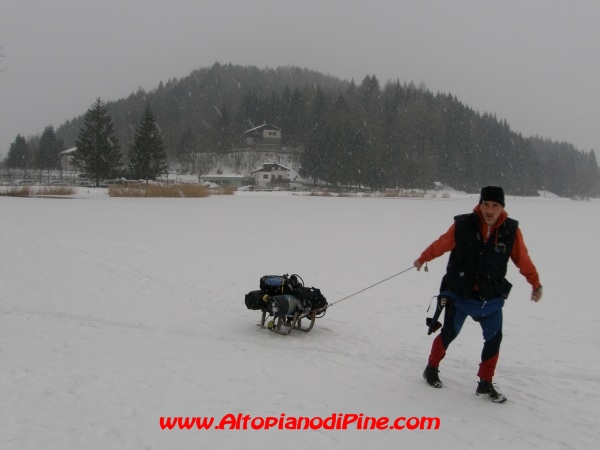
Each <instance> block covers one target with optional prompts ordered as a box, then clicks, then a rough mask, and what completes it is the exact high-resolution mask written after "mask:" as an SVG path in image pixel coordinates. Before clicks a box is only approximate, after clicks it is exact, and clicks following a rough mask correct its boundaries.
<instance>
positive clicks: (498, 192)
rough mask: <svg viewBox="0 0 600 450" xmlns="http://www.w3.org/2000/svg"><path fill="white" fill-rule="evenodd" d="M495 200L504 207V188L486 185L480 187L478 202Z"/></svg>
mask: <svg viewBox="0 0 600 450" xmlns="http://www.w3.org/2000/svg"><path fill="white" fill-rule="evenodd" d="M483 202H496V203H500V204H501V205H502V207H504V190H503V189H502V188H501V187H500V186H486V187H484V188H481V198H480V199H479V203H483Z"/></svg>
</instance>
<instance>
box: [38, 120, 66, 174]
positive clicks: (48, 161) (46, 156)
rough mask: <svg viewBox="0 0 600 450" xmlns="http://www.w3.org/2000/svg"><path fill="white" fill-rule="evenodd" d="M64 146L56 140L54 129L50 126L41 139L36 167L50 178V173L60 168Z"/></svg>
mask: <svg viewBox="0 0 600 450" xmlns="http://www.w3.org/2000/svg"><path fill="white" fill-rule="evenodd" d="M61 147H62V145H61V144H60V143H59V142H58V140H57V139H56V134H55V133H54V127H52V126H49V127H46V128H45V129H44V132H43V133H42V137H41V138H40V145H39V147H38V150H37V152H36V153H35V167H36V168H37V169H39V170H41V171H44V170H45V171H46V172H47V173H48V177H49V176H50V171H51V170H53V169H58V168H59V167H60V158H59V156H58V153H59V152H60V149H61Z"/></svg>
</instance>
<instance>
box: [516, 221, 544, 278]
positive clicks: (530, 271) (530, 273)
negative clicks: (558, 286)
mask: <svg viewBox="0 0 600 450" xmlns="http://www.w3.org/2000/svg"><path fill="white" fill-rule="evenodd" d="M510 259H512V261H513V263H515V266H517V267H518V268H519V272H520V273H521V275H523V276H524V277H525V279H526V280H527V282H528V283H529V284H531V287H532V288H533V289H539V287H540V286H541V283H540V276H539V275H538V272H537V269H536V268H535V265H534V264H533V261H531V258H530V257H529V252H528V251H527V246H526V245H525V240H524V239H523V234H522V233H521V230H520V229H519V228H517V234H516V236H515V243H514V244H513V248H512V252H511V254H510Z"/></svg>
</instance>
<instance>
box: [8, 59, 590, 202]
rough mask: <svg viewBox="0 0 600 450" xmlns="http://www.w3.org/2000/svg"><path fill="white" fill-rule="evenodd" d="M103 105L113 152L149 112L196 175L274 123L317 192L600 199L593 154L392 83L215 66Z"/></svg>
mask: <svg viewBox="0 0 600 450" xmlns="http://www.w3.org/2000/svg"><path fill="white" fill-rule="evenodd" d="M105 107H106V112H107V114H108V115H110V117H111V118H112V121H113V123H114V133H115V136H114V137H115V142H116V141H118V142H124V143H127V145H128V146H129V147H130V148H134V147H135V145H136V144H134V142H135V141H136V140H137V141H138V142H139V140H140V138H139V137H137V136H136V133H138V132H139V131H138V130H139V129H138V127H139V126H140V120H142V119H141V118H142V116H143V115H144V112H145V111H146V110H148V111H152V112H153V114H154V117H153V118H154V120H153V123H154V124H155V125H156V127H157V128H156V130H154V131H153V132H151V133H154V134H156V133H158V135H159V136H160V137H161V140H162V145H163V148H164V151H165V153H166V158H167V160H168V162H169V163H174V162H178V163H179V164H181V165H184V166H185V167H190V170H192V171H194V170H195V168H194V161H196V155H198V154H199V153H209V152H210V153H223V154H224V153H228V152H231V151H234V150H235V149H238V148H239V147H240V146H241V145H242V143H241V136H242V134H243V132H244V131H246V130H248V129H250V128H253V127H254V126H257V125H260V124H263V123H272V124H274V125H276V126H278V127H280V128H281V129H282V135H283V145H284V146H287V147H296V148H302V149H303V152H302V156H301V166H302V170H301V174H302V175H303V176H304V177H308V178H312V179H314V180H315V182H317V181H319V182H324V183H328V184H330V185H334V186H351V187H359V186H360V187H366V188H374V189H381V188H422V189H429V188H432V187H433V185H434V182H440V183H443V184H446V185H449V186H452V187H454V188H457V189H460V190H464V191H467V192H477V191H478V190H479V189H480V187H481V186H482V185H485V184H499V185H502V186H504V188H505V189H506V191H507V193H509V194H511V195H537V192H538V191H539V190H543V189H545V190H548V191H552V192H554V193H556V194H558V195H563V196H592V195H593V196H596V195H599V194H600V191H599V188H600V182H599V180H600V174H599V169H598V164H597V161H596V157H595V154H594V151H593V150H592V151H590V152H589V153H586V152H583V151H580V150H577V149H575V148H574V147H573V146H572V145H570V144H566V143H558V142H551V141H548V140H544V139H542V138H539V137H528V138H525V137H523V136H522V135H521V134H519V133H515V132H514V131H512V130H511V129H510V126H509V124H508V123H507V121H506V120H499V119H498V118H496V117H495V116H494V115H493V114H489V113H480V112H477V111H474V110H473V109H471V108H469V107H468V106H466V105H464V104H462V103H461V102H460V101H459V100H458V99H457V98H456V97H454V96H452V95H450V94H444V93H437V94H434V93H432V92H430V91H429V90H427V89H426V87H425V86H416V85H414V84H413V83H400V82H399V81H396V82H388V83H386V84H385V86H383V87H382V86H381V85H380V83H379V80H378V79H377V78H376V77H375V76H366V77H365V78H364V79H363V80H362V82H361V83H360V84H358V85H357V84H356V83H355V82H354V81H344V80H340V79H338V78H335V77H331V76H328V75H323V74H321V73H318V72H314V71H311V70H308V69H300V68H297V67H280V68H276V69H258V68H256V67H241V66H234V65H231V64H229V65H221V64H219V63H215V64H214V65H213V66H212V67H210V68H203V69H198V70H195V71H193V72H192V73H191V74H190V75H189V76H187V77H185V78H182V79H180V80H177V79H173V80H169V81H168V82H166V83H160V84H159V86H158V87H157V88H156V89H154V90H153V91H151V92H146V91H144V90H142V89H139V90H138V91H137V92H135V93H132V94H131V95H130V96H129V97H127V98H125V99H122V100H119V101H116V102H111V103H107V104H106V105H105ZM82 128H85V118H84V117H78V118H75V119H73V120H71V121H69V122H67V123H65V124H63V125H62V126H60V127H58V128H57V130H56V134H57V136H58V137H59V138H60V139H62V140H63V141H64V142H65V143H66V145H67V146H73V145H75V141H76V140H77V137H78V135H79V134H80V130H81V129H82ZM15 144H16V141H15ZM25 144H27V143H25ZM20 145H21V144H20ZM30 145H31V144H30ZM9 156H10V155H9ZM123 156H124V158H123V161H122V164H123V165H125V166H129V164H130V161H131V160H134V161H135V158H136V156H135V152H133V153H132V152H128V153H127V154H126V155H123ZM129 169H130V170H131V167H130V166H129Z"/></svg>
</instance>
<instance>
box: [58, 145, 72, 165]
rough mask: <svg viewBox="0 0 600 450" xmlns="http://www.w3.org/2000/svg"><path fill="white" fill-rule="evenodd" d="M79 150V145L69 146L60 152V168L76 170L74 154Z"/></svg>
mask: <svg viewBox="0 0 600 450" xmlns="http://www.w3.org/2000/svg"><path fill="white" fill-rule="evenodd" d="M76 151H77V147H72V148H68V149H67V150H63V151H62V152H60V153H59V154H58V157H59V158H60V168H61V169H62V170H75V167H74V166H73V154H74V153H75V152H76Z"/></svg>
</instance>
